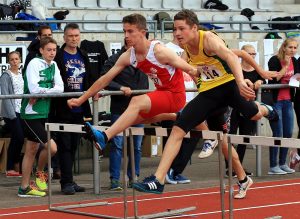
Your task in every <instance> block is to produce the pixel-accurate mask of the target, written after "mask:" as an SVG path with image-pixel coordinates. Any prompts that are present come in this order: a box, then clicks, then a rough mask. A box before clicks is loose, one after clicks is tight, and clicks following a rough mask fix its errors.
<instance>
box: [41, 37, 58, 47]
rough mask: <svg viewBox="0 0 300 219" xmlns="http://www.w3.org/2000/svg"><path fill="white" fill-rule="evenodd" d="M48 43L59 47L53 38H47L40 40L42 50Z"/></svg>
mask: <svg viewBox="0 0 300 219" xmlns="http://www.w3.org/2000/svg"><path fill="white" fill-rule="evenodd" d="M48 43H53V44H56V45H57V42H56V40H55V39H53V38H52V37H45V38H43V39H41V40H40V48H42V49H44V48H45V46H46V45H47V44H48Z"/></svg>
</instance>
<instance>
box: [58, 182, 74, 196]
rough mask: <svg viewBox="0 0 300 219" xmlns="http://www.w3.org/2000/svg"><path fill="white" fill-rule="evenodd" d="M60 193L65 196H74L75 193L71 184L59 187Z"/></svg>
mask: <svg viewBox="0 0 300 219" xmlns="http://www.w3.org/2000/svg"><path fill="white" fill-rule="evenodd" d="M61 192H62V193H64V194H65V195H74V194H75V192H76V191H75V189H74V186H73V183H66V184H65V185H62V186H61Z"/></svg>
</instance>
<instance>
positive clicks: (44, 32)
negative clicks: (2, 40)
mask: <svg viewBox="0 0 300 219" xmlns="http://www.w3.org/2000/svg"><path fill="white" fill-rule="evenodd" d="M45 37H52V30H51V28H50V26H47V25H42V26H40V27H39V29H38V35H37V37H36V39H34V40H33V41H32V42H31V43H30V44H29V46H28V48H27V50H28V54H27V56H26V59H25V63H24V67H23V73H25V71H26V68H27V65H28V63H29V62H30V61H31V60H32V59H33V58H35V57H37V56H41V54H40V40H41V39H43V38H45Z"/></svg>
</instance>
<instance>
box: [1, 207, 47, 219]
mask: <svg viewBox="0 0 300 219" xmlns="http://www.w3.org/2000/svg"><path fill="white" fill-rule="evenodd" d="M46 211H49V210H48V209H44V210H36V211H22V212H15V213H7V214H0V217H4V216H12V215H20V214H32V213H39V212H46Z"/></svg>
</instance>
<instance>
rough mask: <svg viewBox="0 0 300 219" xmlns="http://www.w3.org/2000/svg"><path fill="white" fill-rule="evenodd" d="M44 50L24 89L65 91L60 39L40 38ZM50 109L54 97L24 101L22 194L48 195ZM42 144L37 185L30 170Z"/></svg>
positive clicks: (53, 147)
mask: <svg viewBox="0 0 300 219" xmlns="http://www.w3.org/2000/svg"><path fill="white" fill-rule="evenodd" d="M40 47H41V48H40V53H41V55H42V58H39V57H37V58H34V59H32V60H31V61H30V62H29V64H28V67H27V69H26V73H25V75H24V81H25V83H24V93H25V94H41V93H57V92H59V93H62V92H63V90H64V87H63V82H62V79H61V77H60V74H59V69H58V67H57V64H56V63H55V62H54V61H53V59H54V57H55V55H56V47H57V43H56V41H55V40H54V39H52V38H50V37H46V38H44V39H42V40H41V42H40ZM49 110H50V98H40V99H33V98H31V99H23V100H22V104H21V118H22V119H24V123H25V127H24V133H25V137H27V142H26V149H25V155H24V158H23V163H22V182H21V186H20V187H19V191H18V196H20V197H41V196H45V195H46V192H45V191H46V190H47V189H48V185H47V174H46V173H45V172H44V168H45V166H46V163H47V160H48V159H47V158H48V150H47V147H48V145H47V142H48V139H47V132H46V130H45V122H46V119H47V118H48V113H49ZM50 141H51V148H50V151H51V155H54V154H55V153H56V151H57V146H56V143H55V142H54V141H53V139H51V140H50ZM40 144H42V145H43V146H44V147H43V149H42V150H41V152H40V154H39V158H38V166H37V172H36V179H35V184H36V186H37V188H35V187H33V186H31V185H30V174H31V171H32V166H33V162H34V158H35V155H36V153H37V150H38V148H39V145H40Z"/></svg>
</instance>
